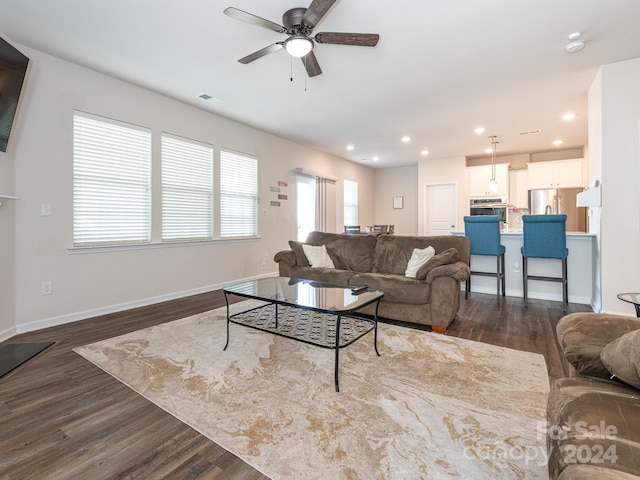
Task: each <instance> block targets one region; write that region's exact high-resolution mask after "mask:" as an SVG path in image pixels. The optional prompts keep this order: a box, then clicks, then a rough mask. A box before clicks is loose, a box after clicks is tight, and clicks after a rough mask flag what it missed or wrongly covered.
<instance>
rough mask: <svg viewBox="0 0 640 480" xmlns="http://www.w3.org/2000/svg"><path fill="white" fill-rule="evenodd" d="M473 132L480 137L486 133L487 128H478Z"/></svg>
mask: <svg viewBox="0 0 640 480" xmlns="http://www.w3.org/2000/svg"><path fill="white" fill-rule="evenodd" d="M473 131H474V132H475V133H477V134H478V135H482V134H483V133H484V132H485V128H484V127H477V128H474V129H473Z"/></svg>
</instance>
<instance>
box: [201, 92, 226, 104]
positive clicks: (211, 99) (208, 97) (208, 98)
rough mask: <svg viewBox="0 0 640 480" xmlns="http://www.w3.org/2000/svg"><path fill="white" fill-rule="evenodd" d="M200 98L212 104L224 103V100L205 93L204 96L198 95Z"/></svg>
mask: <svg viewBox="0 0 640 480" xmlns="http://www.w3.org/2000/svg"><path fill="white" fill-rule="evenodd" d="M198 97H200V98H201V99H203V100H206V101H208V102H210V103H222V99H220V98H217V97H212V96H211V95H209V94H208V93H203V94H202V95H198Z"/></svg>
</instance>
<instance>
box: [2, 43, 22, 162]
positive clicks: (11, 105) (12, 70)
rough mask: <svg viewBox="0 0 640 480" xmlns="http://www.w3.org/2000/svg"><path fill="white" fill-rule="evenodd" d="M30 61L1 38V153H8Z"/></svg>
mask: <svg viewBox="0 0 640 480" xmlns="http://www.w3.org/2000/svg"><path fill="white" fill-rule="evenodd" d="M28 65H29V59H28V58H27V57H25V56H24V55H23V54H22V53H20V52H19V51H18V50H17V49H16V48H15V47H13V46H12V45H10V44H9V43H7V42H6V41H5V40H4V39H2V38H0V151H3V152H6V151H7V145H8V143H9V136H10V135H11V129H12V128H13V121H14V119H15V117H16V110H17V109H18V101H19V100H20V92H21V91H22V84H23V83H24V77H25V75H26V74H27V66H28Z"/></svg>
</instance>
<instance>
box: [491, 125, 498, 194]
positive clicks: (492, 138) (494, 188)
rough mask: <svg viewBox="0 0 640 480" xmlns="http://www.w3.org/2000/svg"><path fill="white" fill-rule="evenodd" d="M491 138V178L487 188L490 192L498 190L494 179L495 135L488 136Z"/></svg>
mask: <svg viewBox="0 0 640 480" xmlns="http://www.w3.org/2000/svg"><path fill="white" fill-rule="evenodd" d="M489 139H490V140H491V179H490V180H489V190H490V191H492V192H497V191H498V182H497V181H496V145H497V144H498V142H496V135H491V136H490V137H489Z"/></svg>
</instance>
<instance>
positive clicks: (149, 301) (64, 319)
mask: <svg viewBox="0 0 640 480" xmlns="http://www.w3.org/2000/svg"><path fill="white" fill-rule="evenodd" d="M273 276H274V275H273V274H272V273H270V274H265V275H256V276H253V277H247V278H242V279H237V280H233V281H230V282H225V283H217V284H212V285H205V286H203V287H198V288H192V289H189V290H182V291H180V292H172V293H167V294H164V295H158V296H155V297H148V298H142V299H139V300H133V301H131V302H124V303H119V304H115V305H106V306H104V307H98V308H94V309H91V310H84V311H82V312H74V313H70V314H67V315H60V316H57V317H49V318H44V319H42V320H37V321H35V322H30V323H25V324H21V325H16V328H15V333H14V335H15V334H20V333H28V332H33V331H36V330H42V329H43V328H49V327H57V326H59V325H65V324H67V323H73V322H78V321H81V320H87V319H89V318H93V317H99V316H101V315H108V314H110V313H116V312H122V311H125V310H131V309H132V308H138V307H145V306H147V305H153V304H154V303H161V302H166V301H169V300H176V299H178V298H184V297H189V296H191V295H198V294H201V293H206V292H211V291H214V290H220V289H221V288H223V287H224V286H225V285H230V284H232V283H238V282H246V281H249V280H255V279H258V278H267V277H273ZM3 333H4V332H3ZM0 335H1V334H0ZM11 336H13V335H11ZM11 336H9V337H7V338H4V339H3V340H7V339H8V338H11Z"/></svg>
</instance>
